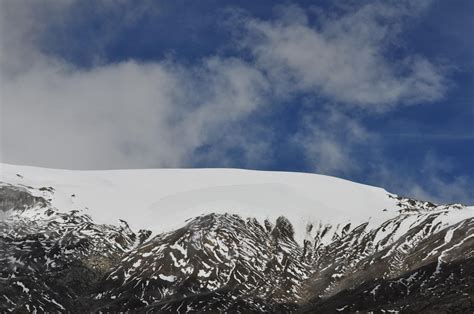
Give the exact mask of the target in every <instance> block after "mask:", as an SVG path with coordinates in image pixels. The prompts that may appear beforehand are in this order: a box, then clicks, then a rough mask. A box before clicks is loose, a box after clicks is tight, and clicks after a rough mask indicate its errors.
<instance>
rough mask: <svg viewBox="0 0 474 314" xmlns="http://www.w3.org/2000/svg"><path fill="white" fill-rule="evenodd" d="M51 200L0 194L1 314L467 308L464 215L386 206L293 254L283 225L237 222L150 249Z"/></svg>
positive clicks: (472, 241) (471, 253) (202, 220)
mask: <svg viewBox="0 0 474 314" xmlns="http://www.w3.org/2000/svg"><path fill="white" fill-rule="evenodd" d="M55 193H56V191H55V187H54V186H53V187H50V186H41V187H30V186H21V185H12V184H7V183H4V184H0V214H1V215H2V216H1V217H2V220H1V221H0V252H1V254H0V311H2V312H3V311H6V312H10V311H17V312H26V311H28V312H30V311H35V310H36V311H39V312H44V311H69V310H75V311H87V312H89V311H103V312H107V311H111V312H115V311H126V310H130V311H150V312H157V311H163V312H187V311H191V312H196V311H231V312H238V311H240V312H249V311H250V312H315V311H316V312H323V313H324V312H355V311H379V312H383V311H403V312H423V311H427V312H430V311H431V312H443V311H447V312H472V309H473V307H474V303H473V295H474V291H473V288H472V287H474V264H473V262H474V215H473V210H474V208H472V207H464V206H461V205H436V204H433V203H429V202H421V201H416V200H411V199H407V198H401V197H396V196H393V195H391V196H390V197H391V198H393V200H394V201H396V206H397V208H398V210H397V214H396V215H392V216H390V217H389V218H387V219H386V220H385V221H382V222H380V223H379V222H376V223H374V222H373V221H370V220H368V221H366V222H364V223H359V222H356V223H350V222H349V223H346V222H345V223H343V224H337V225H332V224H319V225H313V224H311V223H308V224H307V227H306V229H305V230H303V231H302V230H299V232H300V233H307V234H308V235H310V236H307V237H306V238H305V240H304V242H302V243H301V242H298V241H297V240H295V232H296V231H297V230H295V229H294V225H293V224H292V222H291V221H289V220H288V219H287V218H285V217H279V218H277V219H276V220H275V221H270V220H266V221H257V220H256V219H253V218H245V217H242V216H240V215H235V214H205V215H200V216H198V217H194V218H192V219H189V220H188V221H187V222H186V223H185V224H184V225H183V226H182V227H181V228H177V229H176V230H173V231H169V232H166V233H155V234H153V236H151V237H150V235H151V232H150V231H147V230H139V231H138V232H134V231H132V230H131V229H130V228H129V226H128V224H127V222H125V221H122V222H121V224H120V225H118V226H114V225H107V224H98V223H96V222H94V220H93V219H92V218H91V217H89V216H88V215H85V214H83V211H77V210H73V211H61V209H60V208H55V207H54V206H53V205H52V203H51V201H50V199H52V198H54V197H55ZM70 197H71V198H72V199H74V198H76V196H74V195H71V196H70ZM132 210H133V209H132ZM384 210H385V208H380V209H379V211H380V212H383V211H384ZM117 218H118V217H117ZM152 223H153V222H151V221H150V224H152Z"/></svg>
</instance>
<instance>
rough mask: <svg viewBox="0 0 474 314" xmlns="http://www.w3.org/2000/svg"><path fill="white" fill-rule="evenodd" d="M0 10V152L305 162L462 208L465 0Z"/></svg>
mask: <svg viewBox="0 0 474 314" xmlns="http://www.w3.org/2000/svg"><path fill="white" fill-rule="evenodd" d="M329 3H330V4H329ZM1 12H2V13H1V14H2V16H1V23H2V24H1V26H2V27H1V33H2V36H1V37H2V58H1V62H2V63H1V65H2V67H1V78H2V90H3V91H2V94H1V97H2V120H1V121H2V132H1V136H2V145H1V148H2V150H1V155H0V156H1V159H2V161H3V162H9V163H16V164H29V165H37V166H46V167H54V168H72V169H114V168H154V167H239V168H250V169H261V170H283V171H303V172H315V173H322V174H328V175H335V176H339V177H342V178H346V179H349V180H353V181H357V182H362V183H367V184H372V185H377V186H382V187H385V188H386V189H387V190H389V191H391V192H394V193H399V194H404V195H410V196H414V197H418V198H423V199H433V200H436V201H443V202H464V203H474V189H472V186H473V185H472V183H473V181H474V163H473V162H472V161H473V160H474V103H473V101H474V95H473V93H474V92H473V91H474V88H473V79H474V71H473V68H474V62H473V60H474V40H473V36H472V35H471V34H470V33H471V32H472V29H474V25H473V24H474V19H473V18H472V16H471V15H472V12H474V3H473V2H472V1H469V0H458V1H441V0H438V1H436V0H434V1H344V2H342V1H340V2H338V1H334V2H328V1H295V2H288V1H228V2H224V1H133V2H132V1H107V0H103V1H76V0H68V1H55V0H46V1H39V2H31V1H21V0H20V1H3V2H2V10H1Z"/></svg>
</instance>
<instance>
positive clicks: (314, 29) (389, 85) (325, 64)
mask: <svg viewBox="0 0 474 314" xmlns="http://www.w3.org/2000/svg"><path fill="white" fill-rule="evenodd" d="M400 3H405V2H400ZM408 4H409V5H408ZM417 9H419V8H418V6H416V5H413V2H409V3H405V5H400V4H398V5H396V4H393V3H392V4H390V2H388V4H387V3H381V2H375V3H370V4H366V5H363V6H362V7H360V8H357V9H355V10H354V9H353V8H351V10H349V11H347V12H344V13H342V14H341V15H340V16H331V17H327V16H324V15H321V14H320V15H319V16H317V17H316V18H317V21H318V24H317V25H314V24H311V23H310V22H309V16H308V14H307V13H306V12H304V11H303V10H301V9H300V8H298V7H292V8H290V9H289V10H285V13H284V14H283V17H282V18H280V19H278V20H274V21H261V20H256V19H253V18H247V19H244V21H245V23H246V26H245V28H246V30H247V32H246V33H245V35H244V38H243V42H244V44H243V45H244V47H246V48H247V49H248V50H250V51H251V53H252V54H253V55H254V56H255V58H256V60H257V65H258V66H259V67H260V68H262V69H264V71H266V72H267V73H268V74H269V76H270V78H271V79H272V80H273V82H276V84H278V86H279V87H280V88H281V89H283V90H285V91H288V90H289V91H293V92H294V91H302V92H307V93H315V94H322V95H324V96H326V97H327V98H329V99H331V100H333V101H338V102H343V103H347V104H354V105H359V106H363V107H370V108H373V109H376V110H381V109H385V107H387V106H393V105H397V104H400V103H407V104H411V103H419V102H430V101H434V100H437V99H439V98H441V97H442V96H443V94H444V92H445V82H444V76H443V73H442V71H441V70H440V68H439V67H437V66H435V65H434V64H432V63H431V62H429V61H428V60H427V59H425V58H423V57H421V56H416V55H412V56H405V57H404V58H400V59H395V58H393V57H391V56H390V53H389V51H388V50H389V49H390V48H393V47H394V46H393V44H394V42H396V35H397V34H398V33H399V32H400V30H401V29H402V21H403V20H404V18H405V17H406V16H407V15H411V14H415V13H414V12H417V11H418V10H417ZM249 33H250V34H251V35H252V36H248V34H249Z"/></svg>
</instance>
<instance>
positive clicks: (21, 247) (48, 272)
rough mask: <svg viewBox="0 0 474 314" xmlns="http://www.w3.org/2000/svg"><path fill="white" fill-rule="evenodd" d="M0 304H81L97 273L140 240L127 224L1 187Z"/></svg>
mask: <svg viewBox="0 0 474 314" xmlns="http://www.w3.org/2000/svg"><path fill="white" fill-rule="evenodd" d="M0 196H1V201H0V203H1V210H2V215H3V219H2V221H1V222H0V252H1V255H0V277H1V278H0V280H1V281H0V310H1V311H6V310H14V311H28V312H30V311H39V312H44V311H59V310H65V309H72V308H76V307H80V306H81V305H82V303H83V301H84V300H83V298H84V297H86V296H87V293H89V292H90V291H91V290H92V289H94V287H95V284H96V283H97V282H98V278H100V277H101V276H102V274H104V273H105V272H106V271H108V270H109V268H110V267H111V265H113V264H114V263H116V262H117V261H118V260H120V257H121V255H122V254H124V252H125V251H126V250H128V249H129V248H130V247H131V246H132V245H133V244H134V242H135V239H136V237H137V236H136V235H135V234H134V233H133V232H132V231H131V230H130V229H129V228H128V227H127V226H121V227H115V226H108V225H97V224H94V223H93V222H92V221H91V219H90V217H88V216H87V215H80V214H78V213H77V212H76V211H73V212H69V213H61V212H58V211H57V210H56V209H55V208H52V207H51V206H50V204H49V202H48V201H47V200H46V199H44V198H42V197H35V196H32V195H31V194H30V193H29V192H28V191H27V190H26V189H24V188H22V187H13V186H9V185H5V186H2V187H0Z"/></svg>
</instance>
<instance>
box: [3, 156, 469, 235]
mask: <svg viewBox="0 0 474 314" xmlns="http://www.w3.org/2000/svg"><path fill="white" fill-rule="evenodd" d="M0 181H1V182H4V183H9V184H14V185H22V186H25V187H29V190H30V191H31V192H32V193H33V194H35V195H39V196H44V197H45V198H47V199H51V203H52V205H53V206H54V207H56V208H57V209H58V210H61V211H69V210H80V211H82V212H83V213H86V214H88V215H90V216H91V217H92V218H93V219H94V220H95V221H96V222H98V223H108V224H117V223H118V220H119V219H123V220H125V221H127V222H128V224H129V225H130V227H131V228H132V229H134V230H135V231H137V230H138V229H148V230H151V231H153V233H154V234H156V233H161V232H165V231H171V230H174V229H176V228H178V227H181V226H183V225H184V224H185V221H186V220H187V219H190V218H194V217H196V216H199V215H202V214H207V213H231V214H238V215H240V216H241V217H243V218H245V217H254V218H256V219H258V220H259V221H260V222H263V221H264V220H265V219H269V220H270V221H271V222H272V223H275V220H276V219H277V218H278V217H279V216H285V217H286V218H288V219H289V220H290V221H291V223H292V224H293V226H294V229H295V232H296V233H295V239H296V240H297V241H298V242H300V243H301V242H302V240H303V239H304V238H305V237H308V236H311V234H310V233H312V232H309V231H307V226H308V224H310V223H311V224H313V225H314V226H315V227H318V226H324V225H326V224H331V225H333V226H338V225H339V226H340V228H342V227H344V226H345V225H346V224H347V223H349V222H350V223H351V228H353V227H355V226H357V225H359V224H360V223H364V222H367V221H368V222H369V225H373V226H377V225H379V224H380V223H382V222H384V221H386V220H387V219H390V218H392V217H395V216H397V215H398V214H399V212H398V210H399V209H400V208H399V207H397V206H396V204H397V200H395V199H393V198H390V197H389V193H388V192H387V191H385V190H384V189H381V188H376V187H372V186H367V185H363V184H358V183H354V182H350V181H346V180H342V179H338V178H334V177H329V176H323V175H317V174H305V173H290V172H268V171H251V170H238V169H143V170H107V171H76V170H58V169H47V168H38V167H29V166H16V165H9V164H0ZM42 187H53V188H54V191H53V192H49V191H44V189H43V191H40V190H39V189H40V188H42ZM471 209H472V208H471ZM470 212H471V213H472V210H471V211H470ZM312 229H313V230H312V231H313V232H314V230H315V229H320V227H319V228H312ZM333 229H334V228H333ZM337 229H339V227H338V228H337ZM334 231H336V230H334Z"/></svg>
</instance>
